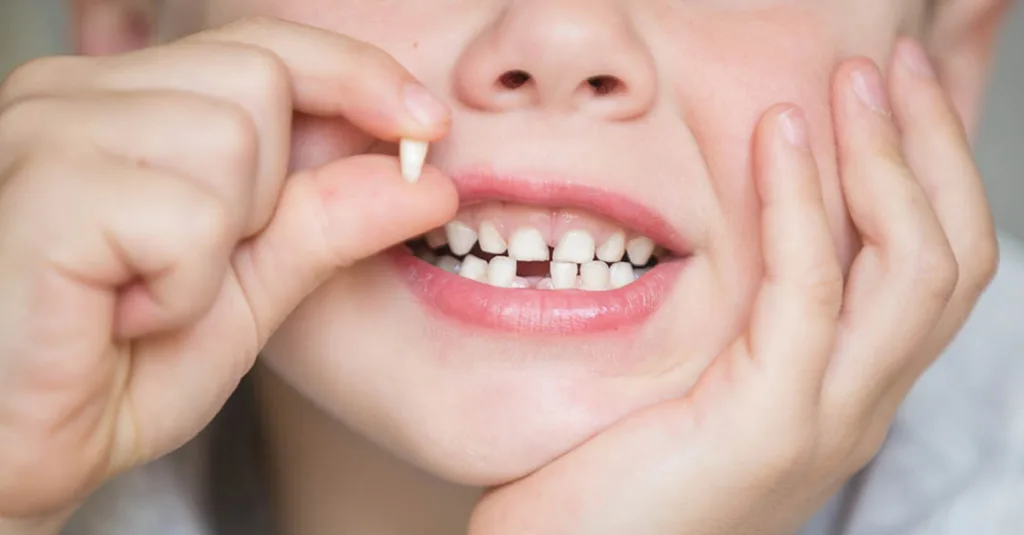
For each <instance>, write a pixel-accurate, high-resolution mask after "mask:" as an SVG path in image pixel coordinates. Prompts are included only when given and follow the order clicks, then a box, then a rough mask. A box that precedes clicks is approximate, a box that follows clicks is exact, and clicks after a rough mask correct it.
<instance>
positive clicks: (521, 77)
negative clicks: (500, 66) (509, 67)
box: [498, 69, 532, 89]
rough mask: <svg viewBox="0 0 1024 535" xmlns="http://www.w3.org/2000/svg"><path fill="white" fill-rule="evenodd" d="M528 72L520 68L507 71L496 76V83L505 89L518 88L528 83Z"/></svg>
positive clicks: (529, 78) (529, 77)
mask: <svg viewBox="0 0 1024 535" xmlns="http://www.w3.org/2000/svg"><path fill="white" fill-rule="evenodd" d="M531 78H532V77H531V76H530V73H528V72H526V71H521V70H518V69H517V70H514V71H508V72H506V73H505V74H502V75H501V76H500V77H498V84H499V85H501V86H502V87H504V88H505V89H519V88H521V87H523V86H524V85H526V84H528V83H530V80H531Z"/></svg>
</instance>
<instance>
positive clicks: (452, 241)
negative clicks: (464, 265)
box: [444, 221, 476, 256]
mask: <svg viewBox="0 0 1024 535" xmlns="http://www.w3.org/2000/svg"><path fill="white" fill-rule="evenodd" d="M444 233H445V235H446V236H447V238H448V248H449V249H451V251H452V254H454V255H455V256H462V255H465V254H469V252H470V251H472V250H473V246H474V245H476V231H475V230H473V229H472V228H470V227H469V226H468V225H466V224H465V223H462V222H460V221H451V222H449V223H448V224H447V225H445V226H444Z"/></svg>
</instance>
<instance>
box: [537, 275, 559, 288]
mask: <svg viewBox="0 0 1024 535" xmlns="http://www.w3.org/2000/svg"><path fill="white" fill-rule="evenodd" d="M537 289H538V290H554V289H555V285H554V284H552V283H551V279H550V278H547V277H545V278H543V279H541V280H540V282H538V283H537Z"/></svg>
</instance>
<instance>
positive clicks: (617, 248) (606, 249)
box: [597, 231, 626, 264]
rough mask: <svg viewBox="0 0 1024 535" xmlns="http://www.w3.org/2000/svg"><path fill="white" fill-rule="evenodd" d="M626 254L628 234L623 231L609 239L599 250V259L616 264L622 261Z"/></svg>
mask: <svg viewBox="0 0 1024 535" xmlns="http://www.w3.org/2000/svg"><path fill="white" fill-rule="evenodd" d="M624 254H626V234H625V233H624V232H622V231H619V232H616V233H615V234H612V235H611V236H609V237H608V239H607V240H605V242H604V243H603V244H601V246H600V247H598V248H597V259H598V260H601V261H604V262H608V263H609V264H614V263H615V262H618V261H620V260H622V255H624Z"/></svg>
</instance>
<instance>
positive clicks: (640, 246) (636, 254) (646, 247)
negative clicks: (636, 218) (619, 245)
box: [626, 236, 654, 266]
mask: <svg viewBox="0 0 1024 535" xmlns="http://www.w3.org/2000/svg"><path fill="white" fill-rule="evenodd" d="M626 254H628V255H629V261H630V262H632V263H633V265H634V266H642V265H644V264H646V263H647V262H648V261H649V260H650V259H651V255H652V254H654V240H652V239H650V238H646V237H644V236H637V237H636V238H633V239H632V240H629V243H627V244H626Z"/></svg>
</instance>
